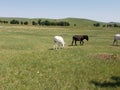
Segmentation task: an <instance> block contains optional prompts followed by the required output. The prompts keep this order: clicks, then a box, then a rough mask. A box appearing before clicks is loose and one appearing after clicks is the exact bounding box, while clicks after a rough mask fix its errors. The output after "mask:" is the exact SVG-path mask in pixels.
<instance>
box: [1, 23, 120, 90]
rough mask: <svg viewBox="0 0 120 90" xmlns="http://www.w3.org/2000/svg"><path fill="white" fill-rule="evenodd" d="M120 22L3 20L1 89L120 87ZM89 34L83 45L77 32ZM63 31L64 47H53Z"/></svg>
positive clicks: (110, 89)
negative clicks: (42, 23)
mask: <svg viewBox="0 0 120 90" xmlns="http://www.w3.org/2000/svg"><path fill="white" fill-rule="evenodd" d="M116 33H120V28H106V27H105V28H101V27H98V28H97V27H86V28H85V27H74V26H70V27H59V26H9V25H8V26H0V90H120V42H119V45H118V46H113V45H112V43H113V36H114V35H115V34H116ZM75 34H80V35H82V34H86V35H88V36H89V41H85V43H84V45H83V46H80V45H79V42H77V44H78V45H77V46H71V42H72V36H73V35H75ZM55 35H61V36H63V38H64V40H65V42H66V44H65V48H64V49H59V50H53V45H54V43H53V37H54V36H55Z"/></svg>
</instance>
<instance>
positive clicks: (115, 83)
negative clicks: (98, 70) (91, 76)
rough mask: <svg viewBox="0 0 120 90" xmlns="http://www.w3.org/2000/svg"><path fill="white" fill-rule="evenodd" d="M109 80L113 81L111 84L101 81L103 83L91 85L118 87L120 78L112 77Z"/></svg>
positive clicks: (94, 82)
mask: <svg viewBox="0 0 120 90" xmlns="http://www.w3.org/2000/svg"><path fill="white" fill-rule="evenodd" d="M110 79H111V80H113V82H110V81H103V82H98V81H91V83H92V84H94V85H95V86H97V87H120V77H118V76H113V77H111V78H110Z"/></svg>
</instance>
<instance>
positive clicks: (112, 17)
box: [0, 0, 120, 22]
mask: <svg viewBox="0 0 120 90" xmlns="http://www.w3.org/2000/svg"><path fill="white" fill-rule="evenodd" d="M0 17H20V18H51V19H62V18H68V17H73V18H82V19H91V20H95V21H102V22H120V0H0Z"/></svg>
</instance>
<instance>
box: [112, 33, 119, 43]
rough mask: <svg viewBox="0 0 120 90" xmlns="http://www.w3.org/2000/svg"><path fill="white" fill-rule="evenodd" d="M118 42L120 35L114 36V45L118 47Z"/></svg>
mask: <svg viewBox="0 0 120 90" xmlns="http://www.w3.org/2000/svg"><path fill="white" fill-rule="evenodd" d="M118 40H120V34H116V35H115V36H114V41H113V45H118Z"/></svg>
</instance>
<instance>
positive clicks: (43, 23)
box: [0, 19, 70, 26]
mask: <svg viewBox="0 0 120 90" xmlns="http://www.w3.org/2000/svg"><path fill="white" fill-rule="evenodd" d="M8 23H9V24H16V25H29V24H31V25H41V26H70V23H69V22H66V21H56V22H53V21H49V20H44V21H43V20H41V19H39V20H37V21H32V22H28V21H19V20H15V19H13V20H10V21H6V20H0V24H8Z"/></svg>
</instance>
